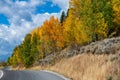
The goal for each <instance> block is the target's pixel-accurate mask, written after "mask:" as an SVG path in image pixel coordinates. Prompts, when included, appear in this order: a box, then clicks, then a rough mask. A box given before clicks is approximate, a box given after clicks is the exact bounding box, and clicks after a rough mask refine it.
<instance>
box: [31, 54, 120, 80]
mask: <svg viewBox="0 0 120 80" xmlns="http://www.w3.org/2000/svg"><path fill="white" fill-rule="evenodd" d="M111 56H112V55H104V54H102V55H93V54H79V55H77V56H74V57H71V58H67V59H62V60H61V61H60V62H58V63H57V64H55V65H54V66H49V67H46V68H42V67H40V66H37V67H33V68H31V69H34V70H40V69H48V70H52V71H55V72H58V73H60V74H63V75H65V76H67V77H69V78H71V79H73V80H109V79H110V76H113V75H114V74H117V73H118V72H119V66H118V64H117V63H116V61H111V60H110V57H111Z"/></svg>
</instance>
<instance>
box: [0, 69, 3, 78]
mask: <svg viewBox="0 0 120 80" xmlns="http://www.w3.org/2000/svg"><path fill="white" fill-rule="evenodd" d="M2 77H3V71H2V70H0V79H1V78H2Z"/></svg>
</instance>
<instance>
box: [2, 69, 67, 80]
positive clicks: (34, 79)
mask: <svg viewBox="0 0 120 80" xmlns="http://www.w3.org/2000/svg"><path fill="white" fill-rule="evenodd" d="M0 80H68V79H63V78H62V77H60V76H58V75H56V74H52V73H49V72H45V71H28V70H25V71H13V70H3V76H2V78H1V79H0Z"/></svg>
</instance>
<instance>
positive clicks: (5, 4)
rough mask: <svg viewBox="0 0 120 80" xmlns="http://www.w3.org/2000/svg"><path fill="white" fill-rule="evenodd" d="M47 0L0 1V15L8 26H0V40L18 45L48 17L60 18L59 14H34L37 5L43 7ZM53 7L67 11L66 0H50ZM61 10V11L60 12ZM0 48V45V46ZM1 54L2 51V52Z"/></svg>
mask: <svg viewBox="0 0 120 80" xmlns="http://www.w3.org/2000/svg"><path fill="white" fill-rule="evenodd" d="M45 1H47V0H30V1H29V2H26V1H19V0H17V1H16V2H12V0H0V7H1V9H0V13H2V14H4V15H5V16H7V18H8V21H9V23H10V25H9V26H8V25H5V24H0V39H3V40H5V41H7V42H8V43H9V44H12V45H13V47H14V46H15V45H18V44H20V42H21V41H22V40H23V38H24V37H25V35H26V34H27V33H29V32H30V31H31V30H32V29H34V28H35V27H37V26H40V25H42V23H43V22H44V21H45V20H46V19H49V18H50V16H55V17H60V14H61V12H59V13H51V14H50V13H47V12H46V13H43V14H40V13H39V14H34V12H35V8H36V7H37V6H38V5H44V4H45ZM50 1H52V2H53V3H54V5H59V7H60V8H61V9H62V10H66V11H67V9H68V2H67V1H68V0H64V1H61V0H50ZM62 10H61V11H62ZM0 46H1V45H0ZM0 52H1V49H0ZM2 52H3V51H2Z"/></svg>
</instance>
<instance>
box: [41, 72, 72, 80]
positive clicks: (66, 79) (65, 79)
mask: <svg viewBox="0 0 120 80" xmlns="http://www.w3.org/2000/svg"><path fill="white" fill-rule="evenodd" d="M42 71H44V72H48V73H51V74H54V75H57V76H59V77H61V78H63V79H64V80H71V79H69V78H66V77H64V76H63V75H60V74H58V73H56V72H53V71H48V70H42Z"/></svg>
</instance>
